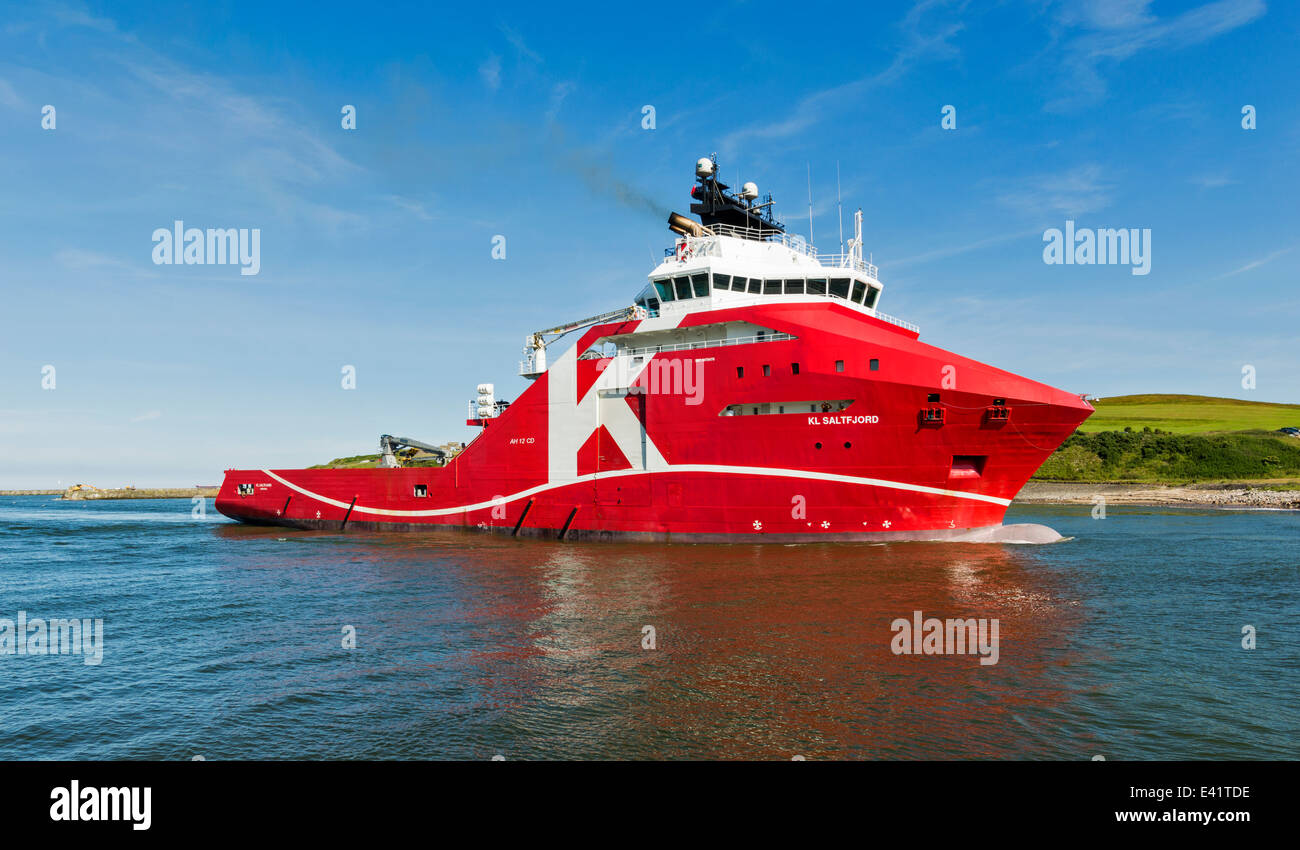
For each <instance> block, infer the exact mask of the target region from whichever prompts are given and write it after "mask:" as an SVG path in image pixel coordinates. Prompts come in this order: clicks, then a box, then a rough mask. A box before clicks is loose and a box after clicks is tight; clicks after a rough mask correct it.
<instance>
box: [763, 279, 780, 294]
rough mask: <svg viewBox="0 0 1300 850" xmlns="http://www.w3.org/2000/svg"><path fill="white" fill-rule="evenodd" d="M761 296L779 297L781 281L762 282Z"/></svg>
mask: <svg viewBox="0 0 1300 850" xmlns="http://www.w3.org/2000/svg"><path fill="white" fill-rule="evenodd" d="M763 294H764V295H780V294H781V281H779V280H765V281H763Z"/></svg>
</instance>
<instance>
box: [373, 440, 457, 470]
mask: <svg viewBox="0 0 1300 850" xmlns="http://www.w3.org/2000/svg"><path fill="white" fill-rule="evenodd" d="M400 449H422V450H424V451H426V452H429V453H431V454H433V455H436V456H437V458H438V459H439V460H441V461H446V460H447V452H446V450H445V449H440V448H438V447H437V446H431V445H429V444H428V443H422V442H420V441H419V440H412V439H411V438H410V437H394V436H392V435H391V434H381V435H380V436H379V454H380V458H379V465H380V466H384V467H390V468H391V467H397V466H401V464H400V463H398V461H397V455H396V454H395V452H397V451H398V450H400Z"/></svg>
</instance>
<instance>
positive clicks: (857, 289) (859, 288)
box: [849, 280, 867, 304]
mask: <svg viewBox="0 0 1300 850" xmlns="http://www.w3.org/2000/svg"><path fill="white" fill-rule="evenodd" d="M866 294H867V285H866V284H865V283H863V282H862V281H860V280H855V281H853V297H852V298H850V299H849V300H850V301H852V302H853V303H854V304H861V303H862V296H864V295H866Z"/></svg>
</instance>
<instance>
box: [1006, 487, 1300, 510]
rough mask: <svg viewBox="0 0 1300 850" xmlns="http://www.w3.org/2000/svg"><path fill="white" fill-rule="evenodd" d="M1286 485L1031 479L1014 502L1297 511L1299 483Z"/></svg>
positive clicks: (1025, 503) (1298, 506) (1026, 503)
mask: <svg viewBox="0 0 1300 850" xmlns="http://www.w3.org/2000/svg"><path fill="white" fill-rule="evenodd" d="M1264 486H1269V487H1271V486H1280V485H1264ZM1285 486H1290V487H1294V488H1295V489H1289V490H1274V489H1263V488H1262V487H1261V486H1260V485H1253V484H1247V483H1226V484H1184V485H1173V484H1124V483H1115V482H1099V483H1086V482H1079V481H1030V482H1029V483H1028V484H1026V485H1025V486H1024V489H1022V490H1021V491H1020V493H1019V494H1018V495H1017V496H1016V499H1015V503H1016V504H1020V505H1091V504H1095V502H1096V498H1097V497H1098V496H1102V497H1104V498H1105V500H1106V504H1108V505H1147V506H1152V507H1184V508H1185V507H1199V508H1273V509H1277V510H1300V485H1285Z"/></svg>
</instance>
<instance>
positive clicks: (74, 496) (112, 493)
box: [63, 487, 217, 501]
mask: <svg viewBox="0 0 1300 850" xmlns="http://www.w3.org/2000/svg"><path fill="white" fill-rule="evenodd" d="M216 495H217V488H216V487H173V488H162V489H135V488H130V489H127V488H123V489H120V490H88V489H81V490H72V489H68V490H64V491H63V498H65V499H69V500H73V501H91V500H99V499H192V498H194V497H195V496H203V497H204V498H207V499H212V498H215V497H216Z"/></svg>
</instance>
